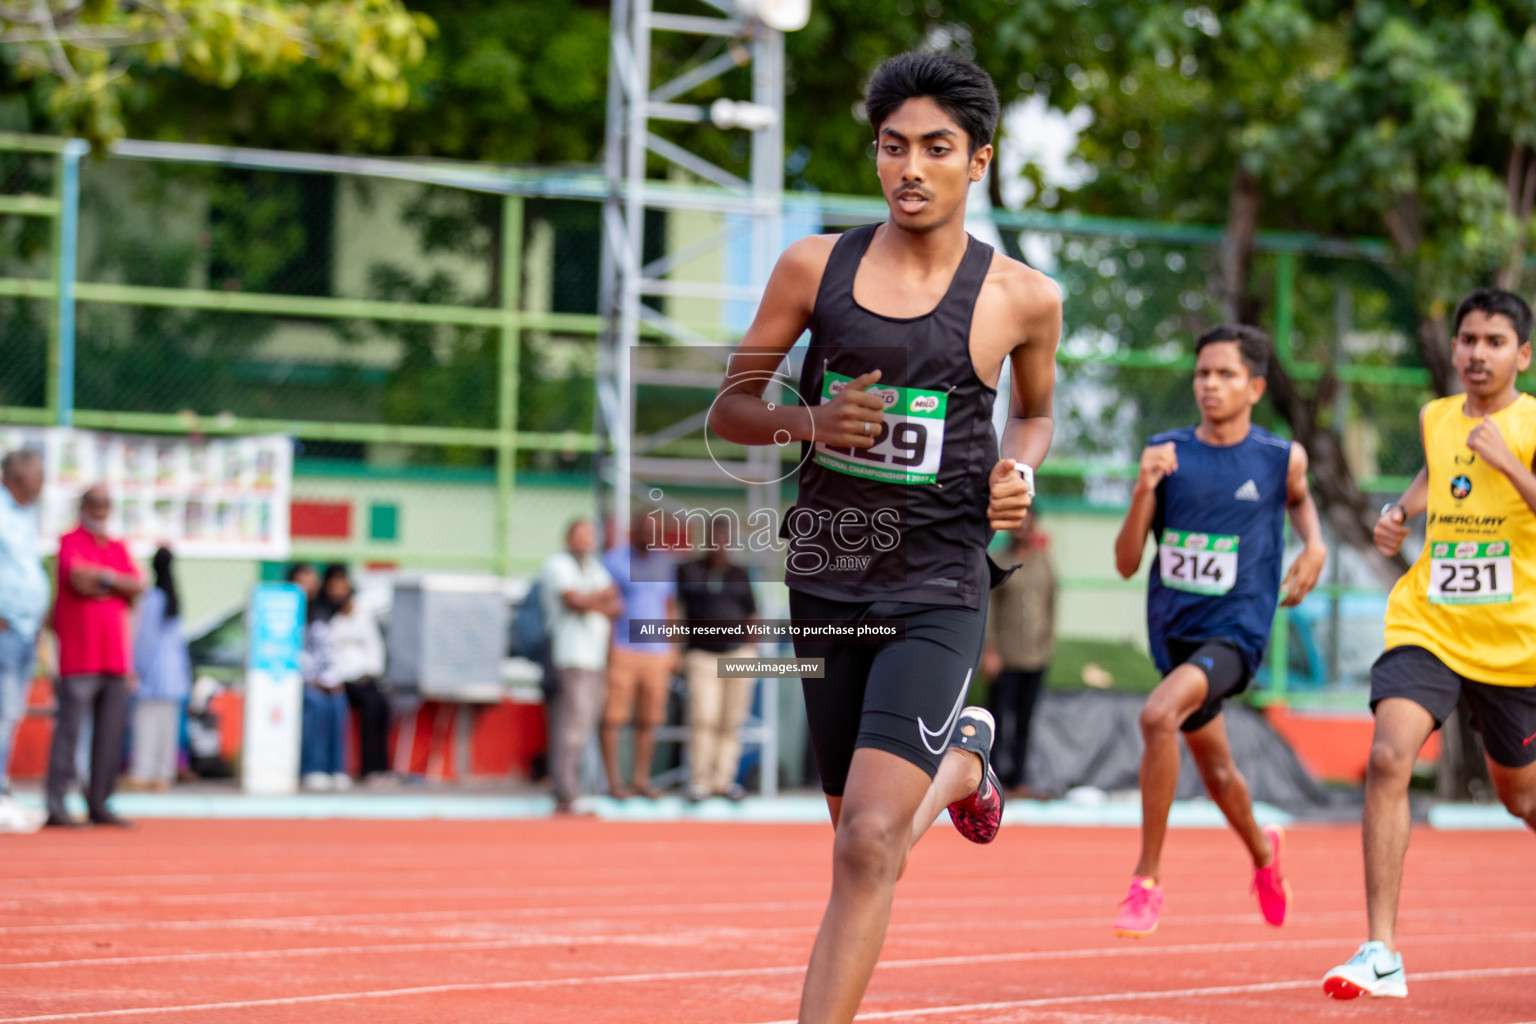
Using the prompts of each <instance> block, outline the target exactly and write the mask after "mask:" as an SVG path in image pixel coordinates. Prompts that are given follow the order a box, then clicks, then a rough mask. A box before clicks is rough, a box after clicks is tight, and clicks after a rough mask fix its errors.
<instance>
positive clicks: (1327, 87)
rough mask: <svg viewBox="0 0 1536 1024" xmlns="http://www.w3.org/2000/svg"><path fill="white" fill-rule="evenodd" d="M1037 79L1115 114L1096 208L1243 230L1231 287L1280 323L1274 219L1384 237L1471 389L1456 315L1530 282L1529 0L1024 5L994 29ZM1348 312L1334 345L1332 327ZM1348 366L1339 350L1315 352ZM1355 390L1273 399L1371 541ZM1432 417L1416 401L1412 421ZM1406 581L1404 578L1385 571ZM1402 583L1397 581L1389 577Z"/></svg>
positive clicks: (1345, 529)
mask: <svg viewBox="0 0 1536 1024" xmlns="http://www.w3.org/2000/svg"><path fill="white" fill-rule="evenodd" d="M992 28H993V34H994V36H996V37H997V38H998V39H1004V40H1008V41H1010V45H1012V46H1013V47H1015V50H1016V52H1017V54H1018V56H1019V57H1020V58H1021V59H1022V62H1023V64H1024V66H1025V67H1026V68H1028V69H1029V70H1027V71H1026V72H1025V74H1024V75H1023V76H1021V81H1026V82H1032V83H1033V85H1034V90H1035V91H1036V92H1037V93H1042V94H1044V95H1046V96H1048V98H1049V101H1050V103H1051V104H1052V105H1054V106H1056V107H1058V108H1060V109H1063V110H1071V109H1073V108H1075V107H1077V106H1079V105H1086V106H1087V108H1088V109H1089V110H1090V111H1091V112H1092V114H1093V121H1092V123H1091V124H1090V125H1089V127H1088V128H1087V129H1085V130H1084V132H1083V135H1082V142H1081V146H1080V150H1079V154H1080V156H1081V157H1082V158H1083V159H1085V160H1086V161H1087V162H1088V163H1089V164H1090V165H1091V167H1092V168H1093V170H1094V172H1095V173H1094V176H1093V179H1092V180H1091V181H1090V182H1088V183H1087V184H1086V185H1084V186H1083V187H1082V188H1080V189H1077V190H1076V191H1075V192H1073V193H1072V194H1071V195H1069V196H1064V197H1063V199H1062V202H1063V203H1065V204H1068V205H1070V206H1072V207H1073V208H1075V209H1081V210H1085V211H1088V212H1094V213H1101V214H1108V215H1118V216H1135V217H1148V218H1156V219H1163V218H1173V219H1181V220H1197V221H1213V220H1219V221H1224V222H1225V224H1226V226H1227V236H1226V241H1225V244H1224V246H1223V248H1222V252H1221V258H1220V261H1219V264H1218V265H1217V266H1215V267H1214V268H1213V273H1212V276H1211V291H1212V293H1213V294H1214V295H1215V296H1216V297H1217V298H1218V300H1219V303H1220V307H1221V310H1222V312H1223V315H1225V316H1229V317H1235V318H1237V319H1240V320H1243V321H1244V322H1249V323H1259V322H1261V321H1263V320H1264V319H1265V318H1266V314H1267V313H1268V312H1269V310H1268V309H1267V308H1266V307H1267V303H1268V296H1266V295H1265V293H1264V288H1263V287H1262V285H1261V279H1260V278H1259V277H1258V275H1256V274H1255V272H1254V267H1255V239H1256V235H1257V233H1258V231H1259V230H1260V229H1261V228H1269V229H1280V230H1300V231H1308V232H1313V233H1316V234H1321V235H1330V236H1336V237H1350V236H1360V235H1374V236H1384V237H1385V238H1386V239H1387V241H1388V248H1387V253H1386V263H1385V269H1387V270H1388V271H1389V272H1390V273H1389V274H1385V275H1381V278H1382V280H1378V281H1377V282H1376V283H1377V284H1378V285H1380V286H1383V287H1385V288H1387V289H1389V291H1390V292H1391V295H1390V296H1389V299H1388V301H1387V305H1388V306H1389V307H1391V308H1390V309H1389V310H1387V312H1388V313H1389V314H1390V315H1392V316H1393V317H1394V318H1395V323H1393V324H1392V326H1397V327H1399V328H1401V329H1402V330H1403V332H1404V333H1405V334H1407V335H1409V336H1410V337H1412V338H1414V339H1415V341H1416V345H1415V349H1416V355H1417V359H1418V360H1419V361H1420V362H1421V364H1422V365H1423V366H1425V367H1426V368H1427V369H1428V371H1429V373H1430V376H1431V379H1432V382H1433V388H1434V390H1435V392H1436V393H1440V394H1445V393H1447V392H1448V391H1450V390H1452V389H1453V388H1454V387H1455V379H1454V374H1453V373H1452V371H1451V366H1450V339H1449V331H1448V324H1447V314H1448V311H1449V309H1450V308H1451V306H1452V305H1453V304H1454V302H1455V301H1456V299H1457V298H1458V297H1459V296H1460V295H1461V294H1462V293H1463V292H1465V291H1466V290H1467V289H1468V288H1470V287H1473V286H1475V285H1477V284H1488V283H1494V282H1498V283H1501V284H1503V285H1505V286H1506V287H1512V286H1515V285H1517V284H1518V283H1519V282H1521V281H1522V279H1523V278H1522V275H1523V274H1524V268H1525V262H1526V256H1527V253H1528V250H1529V247H1530V234H1531V223H1532V207H1533V202H1536V155H1533V149H1536V104H1533V103H1532V99H1533V98H1536V11H1533V10H1531V9H1530V8H1529V6H1528V5H1520V4H1507V3H1474V4H1471V5H1467V4H1464V3H1454V4H1453V3H1435V2H1425V3H1418V4H1413V5H1403V4H1391V3H1385V2H1380V0H1371V2H1364V3H1348V4H1346V3H1323V2H1304V0H1245V2H1238V0H1227V2H1216V0H1211V2H1204V3H1191V2H1181V0H1150V2H1143V3H1134V4H1124V3H1112V2H1102V0H1100V2H1095V0H1089V2H1079V0H1021V2H1020V3H1018V4H1017V5H1014V6H1013V7H1012V10H1011V12H1010V14H1009V15H1008V17H1007V18H1005V19H1004V20H1003V21H1002V22H1000V23H997V24H995V25H993V26H992ZM1331 333H1332V332H1331V330H1330V329H1329V327H1328V326H1327V323H1326V319H1324V320H1323V322H1322V324H1320V325H1319V327H1318V329H1317V330H1315V331H1312V332H1310V334H1311V336H1313V337H1327V336H1328V335H1329V334H1331ZM1312 354H1313V355H1321V356H1323V357H1324V358H1325V359H1326V353H1312ZM1338 386H1339V385H1338V381H1337V379H1336V378H1335V377H1334V375H1333V374H1332V373H1331V372H1329V373H1326V374H1325V375H1324V376H1323V378H1322V379H1321V380H1319V381H1317V382H1316V384H1315V386H1310V387H1308V386H1305V385H1303V384H1302V383H1300V382H1298V381H1295V380H1293V379H1292V378H1291V377H1290V376H1288V375H1287V374H1285V373H1284V372H1283V368H1281V371H1280V372H1277V373H1276V374H1275V375H1274V376H1273V377H1272V379H1271V394H1272V396H1273V397H1274V399H1275V402H1276V405H1277V407H1278V408H1279V410H1280V412H1281V414H1282V415H1283V416H1284V417H1285V419H1286V420H1287V421H1288V423H1289V424H1290V426H1291V429H1292V431H1293V433H1294V436H1295V437H1296V438H1297V439H1298V440H1300V441H1301V442H1302V443H1304V444H1305V445H1306V446H1307V448H1308V450H1309V452H1310V453H1311V455H1312V467H1313V472H1314V476H1315V477H1316V479H1317V482H1318V491H1319V494H1320V496H1321V498H1322V499H1323V503H1324V505H1325V508H1326V509H1327V510H1328V514H1329V519H1330V521H1331V523H1332V525H1333V526H1334V528H1335V530H1336V531H1337V532H1338V533H1339V535H1340V536H1342V537H1344V538H1345V539H1346V540H1348V541H1349V542H1351V543H1352V544H1353V545H1354V546H1356V547H1357V548H1360V549H1361V550H1365V551H1368V550H1370V541H1369V531H1368V526H1367V525H1366V524H1367V522H1368V520H1369V518H1370V507H1369V502H1368V501H1367V499H1366V497H1365V496H1364V495H1362V494H1361V493H1360V491H1359V489H1358V487H1357V486H1356V485H1355V482H1354V480H1353V479H1352V477H1351V475H1350V473H1349V470H1348V466H1347V464H1346V462H1345V459H1344V454H1343V444H1342V439H1341V430H1342V426H1343V424H1341V423H1338V422H1334V419H1335V417H1334V416H1333V415H1332V409H1333V405H1334V399H1335V394H1336V390H1337V388H1338ZM1398 413H1399V415H1410V416H1411V410H1398ZM1384 569H1385V567H1384ZM1385 571H1388V572H1390V571H1391V570H1390V569H1385Z"/></svg>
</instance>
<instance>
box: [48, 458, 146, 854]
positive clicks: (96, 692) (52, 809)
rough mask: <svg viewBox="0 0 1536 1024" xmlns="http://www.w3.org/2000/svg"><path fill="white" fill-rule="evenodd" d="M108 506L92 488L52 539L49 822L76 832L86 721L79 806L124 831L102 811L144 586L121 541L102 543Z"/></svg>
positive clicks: (122, 722) (119, 745)
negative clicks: (83, 726)
mask: <svg viewBox="0 0 1536 1024" xmlns="http://www.w3.org/2000/svg"><path fill="white" fill-rule="evenodd" d="M111 511H112V499H111V497H110V496H109V495H108V494H107V490H106V488H105V487H102V486H100V485H99V484H98V485H97V486H95V487H92V488H91V489H90V490H88V491H86V492H85V494H83V495H82V496H81V498H80V526H79V527H78V528H77V529H75V530H72V531H71V532H69V533H66V534H65V535H64V536H63V537H60V538H59V562H58V577H59V583H58V587H59V591H58V597H57V598H56V599H55V601H54V606H53V632H54V635H55V636H56V637H57V638H58V642H59V680H58V684H57V687H56V689H57V692H56V693H55V698H56V703H57V705H58V712H57V716H56V717H55V719H54V726H53V746H52V748H51V749H50V750H49V752H48V780H47V783H46V789H47V795H48V821H47V824H49V825H52V826H72V825H76V824H79V823H78V822H76V821H75V820H74V819H73V818H71V817H70V816H69V814H68V813H67V812H66V811H65V810H64V792H65V790H67V789H68V788H69V787H70V785H71V784H72V783H73V782H74V781H75V745H76V744H77V743H78V741H79V737H80V720H81V718H83V717H84V716H85V715H86V714H87V713H89V714H90V715H91V721H92V730H93V731H92V737H91V777H90V780H89V782H88V783H87V784H86V787H85V805H86V808H87V809H88V811H89V812H90V820H91V823H92V824H95V825H119V826H126V825H128V824H130V823H129V822H128V821H127V819H125V818H121V817H118V816H117V815H116V814H114V813H112V811H111V810H109V809H108V808H107V798H108V797H109V796H111V795H112V790H113V787H114V786H115V785H116V783H117V772H118V768H119V767H120V766H121V762H122V757H123V733H124V730H125V729H126V727H127V724H128V674H129V672H130V670H131V666H132V664H133V659H132V656H131V652H130V651H129V647H128V635H129V634H128V609H129V607H130V606H131V605H132V603H133V602H134V600H136V599H137V598H138V596H139V594H140V593H142V592H143V590H144V580H143V577H142V576H141V575H140V574H139V570H138V567H137V566H135V565H134V564H133V558H132V557H131V556H130V555H129V554H128V549H127V548H126V547H124V546H123V543H122V541H119V540H113V539H112V538H110V537H108V536H107V516H108V515H109V514H110V513H111Z"/></svg>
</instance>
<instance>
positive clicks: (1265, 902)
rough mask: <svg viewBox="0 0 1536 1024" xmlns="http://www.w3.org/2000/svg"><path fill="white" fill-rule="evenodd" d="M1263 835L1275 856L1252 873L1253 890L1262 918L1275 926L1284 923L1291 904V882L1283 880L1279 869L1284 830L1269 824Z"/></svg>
mask: <svg viewBox="0 0 1536 1024" xmlns="http://www.w3.org/2000/svg"><path fill="white" fill-rule="evenodd" d="M1264 835H1265V836H1266V837H1268V839H1269V845H1270V846H1272V847H1274V850H1275V858H1274V860H1272V861H1270V862H1269V866H1268V867H1262V868H1259V869H1258V870H1257V871H1255V872H1254V873H1253V891H1254V894H1255V895H1257V896H1258V897H1259V910H1261V911H1263V913H1264V920H1265V921H1267V922H1269V923H1270V924H1272V925H1274V926H1275V927H1276V928H1278V927H1280V926H1281V925H1283V924H1285V912H1286V910H1287V909H1288V908H1289V907H1290V905H1291V883H1290V882H1287V881H1286V880H1285V874H1284V873H1283V872H1282V871H1281V870H1280V853H1281V851H1282V850H1284V849H1285V830H1284V829H1282V828H1281V827H1280V826H1279V825H1270V826H1269V827H1268V828H1266V829H1265V830H1264Z"/></svg>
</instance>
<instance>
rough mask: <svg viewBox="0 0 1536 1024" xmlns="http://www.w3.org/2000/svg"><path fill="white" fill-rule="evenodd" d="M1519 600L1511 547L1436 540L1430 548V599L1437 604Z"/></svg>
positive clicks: (1500, 544) (1501, 544) (1490, 602)
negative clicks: (1516, 593)
mask: <svg viewBox="0 0 1536 1024" xmlns="http://www.w3.org/2000/svg"><path fill="white" fill-rule="evenodd" d="M1514 599H1515V574H1514V570H1513V568H1512V567H1511V564H1510V551H1509V544H1507V543H1506V542H1504V541H1502V540H1496V541H1489V542H1486V543H1481V544H1480V543H1478V542H1476V541H1470V540H1465V541H1461V542H1460V543H1457V542H1454V541H1435V542H1434V543H1433V544H1431V545H1430V548H1429V600H1430V601H1431V602H1432V603H1434V604H1499V603H1502V602H1505V601H1513V600H1514Z"/></svg>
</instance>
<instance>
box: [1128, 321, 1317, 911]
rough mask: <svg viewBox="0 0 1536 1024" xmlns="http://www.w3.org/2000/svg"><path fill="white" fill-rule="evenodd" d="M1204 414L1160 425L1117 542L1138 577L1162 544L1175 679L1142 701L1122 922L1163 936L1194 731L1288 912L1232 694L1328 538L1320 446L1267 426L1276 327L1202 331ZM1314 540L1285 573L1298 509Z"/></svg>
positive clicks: (1166, 626)
mask: <svg viewBox="0 0 1536 1024" xmlns="http://www.w3.org/2000/svg"><path fill="white" fill-rule="evenodd" d="M1195 352H1196V357H1195V360H1196V361H1195V398H1196V400H1197V401H1198V402H1199V404H1200V425H1199V426H1198V427H1186V428H1184V429H1182V430H1171V431H1168V432H1167V433H1163V434H1158V435H1157V436H1155V437H1153V438H1152V439H1151V440H1150V441H1149V442H1148V443H1147V448H1146V451H1144V452H1143V453H1142V457H1141V470H1140V472H1139V474H1138V476H1137V479H1136V488H1135V491H1134V494H1133V497H1132V499H1131V508H1130V511H1129V512H1128V513H1127V514H1126V517H1125V524H1124V525H1123V526H1122V527H1121V528H1120V536H1119V537H1118V538H1117V539H1116V541H1115V562H1116V568H1117V569H1119V571H1120V574H1121V575H1122V576H1125V577H1127V578H1129V577H1131V576H1132V575H1134V574H1135V572H1136V570H1137V569H1138V568H1140V566H1141V557H1142V552H1143V550H1144V549H1145V547H1146V543H1147V535H1148V534H1149V533H1150V534H1152V536H1153V537H1154V538H1155V540H1156V543H1157V556H1156V558H1155V559H1154V561H1153V563H1152V571H1151V574H1150V577H1149V579H1148V581H1147V636H1148V640H1149V642H1150V644H1151V647H1152V658H1153V660H1154V661H1156V662H1157V667H1158V670H1159V671H1161V672H1162V673H1163V681H1162V683H1161V684H1160V685H1159V686H1158V687H1157V689H1156V690H1154V691H1153V692H1152V694H1151V696H1150V697H1148V698H1147V703H1146V706H1145V707H1144V708H1142V712H1141V734H1142V738H1143V739H1144V740H1145V742H1146V749H1145V751H1144V752H1143V754H1142V759H1141V859H1140V861H1139V862H1138V864H1137V865H1136V872H1135V875H1134V876H1133V877H1132V879H1131V886H1130V890H1129V892H1128V893H1127V894H1126V898H1125V900H1124V902H1122V903H1121V905H1120V915H1119V917H1118V918H1116V920H1115V933H1116V934H1118V935H1123V936H1127V937H1132V938H1139V937H1142V936H1145V935H1150V934H1151V933H1152V932H1153V930H1155V929H1156V928H1157V920H1158V915H1159V914H1160V912H1161V910H1162V904H1163V888H1162V884H1161V870H1160V861H1161V857H1162V849H1163V838H1164V835H1165V834H1166V832H1167V827H1168V810H1169V807H1170V806H1171V805H1172V803H1173V795H1174V791H1175V789H1176V788H1177V786H1178V780H1179V740H1178V737H1179V733H1180V732H1182V733H1183V734H1184V738H1185V742H1187V743H1188V744H1189V751H1190V753H1191V754H1193V755H1194V758H1195V764H1196V765H1198V766H1199V768H1200V777H1201V779H1202V780H1203V781H1204V782H1205V788H1206V790H1207V791H1208V792H1209V793H1210V794H1211V799H1212V800H1214V801H1215V802H1216V804H1217V806H1219V807H1220V808H1221V810H1222V813H1223V814H1225V815H1226V818H1227V821H1228V822H1229V823H1230V824H1231V825H1232V828H1233V829H1234V830H1235V831H1236V832H1237V834H1238V835H1239V836H1240V837H1241V838H1242V840H1243V842H1244V843H1245V844H1246V845H1247V847H1248V852H1249V853H1250V854H1251V855H1252V857H1253V865H1254V872H1255V873H1254V890H1255V893H1256V894H1257V895H1258V898H1259V907H1260V910H1261V911H1262V912H1263V915H1264V919H1265V920H1266V921H1268V922H1269V923H1270V924H1273V925H1279V924H1282V923H1284V921H1285V914H1286V909H1287V907H1288V906H1289V902H1290V889H1289V887H1288V885H1287V883H1286V882H1285V878H1284V876H1283V875H1282V874H1281V870H1280V853H1281V847H1282V845H1283V843H1284V833H1283V832H1281V831H1280V829H1279V828H1277V827H1270V828H1264V829H1260V828H1259V825H1258V823H1257V822H1256V821H1254V818H1253V804H1252V802H1251V801H1250V800H1249V797H1248V785H1247V783H1246V782H1245V781H1244V779H1243V776H1242V773H1241V772H1239V771H1238V770H1237V765H1235V764H1234V763H1233V761H1232V751H1231V748H1230V747H1229V746H1228V744H1227V731H1226V725H1225V724H1224V723H1223V721H1222V717H1221V705H1222V702H1223V701H1225V700H1226V699H1227V698H1228V697H1232V696H1234V695H1236V694H1239V693H1241V692H1242V691H1243V690H1244V689H1246V688H1247V686H1248V683H1249V680H1251V679H1252V678H1253V674H1254V672H1255V671H1257V669H1258V667H1259V663H1260V662H1261V661H1262V660H1263V659H1264V647H1265V645H1266V644H1268V643H1269V631H1270V625H1271V623H1272V622H1273V620H1274V615H1275V605H1276V604H1277V603H1278V602H1279V600H1280V595H1281V592H1282V590H1283V591H1284V593H1285V603H1286V604H1287V605H1294V604H1297V603H1298V602H1300V601H1301V599H1302V598H1303V597H1305V596H1306V594H1307V591H1309V590H1311V589H1312V587H1313V585H1315V584H1316V583H1317V577H1318V574H1319V573H1321V572H1322V568H1323V561H1324V559H1325V558H1326V557H1327V548H1326V547H1325V546H1324V545H1323V541H1322V528H1321V525H1320V524H1319V522H1318V518H1317V507H1316V506H1315V505H1314V504H1313V502H1312V495H1311V494H1310V493H1309V491H1308V490H1307V455H1306V451H1305V450H1304V449H1303V448H1302V447H1301V446H1300V445H1297V444H1292V443H1291V442H1289V441H1286V440H1284V439H1282V438H1279V437H1276V436H1275V435H1274V434H1271V433H1270V432H1269V431H1267V430H1264V429H1262V428H1260V427H1256V426H1254V425H1253V419H1252V413H1253V407H1254V405H1256V404H1257V403H1258V401H1259V398H1260V397H1261V396H1262V395H1263V394H1264V385H1265V380H1264V375H1265V373H1266V372H1267V370H1268V366H1269V339H1268V338H1266V337H1265V336H1264V334H1263V333H1262V332H1261V331H1258V330H1256V329H1254V328H1252V327H1241V326H1226V325H1223V326H1220V327H1215V328H1212V329H1211V330H1209V331H1207V332H1206V333H1204V334H1202V335H1201V336H1200V337H1199V338H1198V339H1197V340H1196V341H1195ZM1287 512H1289V513H1290V517H1291V524H1292V526H1294V527H1295V530H1296V533H1297V535H1298V536H1299V537H1300V538H1301V540H1302V542H1303V543H1304V545H1305V548H1304V550H1303V551H1302V553H1301V555H1300V556H1298V557H1297V559H1296V561H1295V562H1294V563H1293V564H1292V565H1291V569H1290V573H1289V574H1288V575H1287V576H1286V578H1285V580H1284V582H1283V583H1282V582H1281V579H1280V561H1281V557H1282V555H1283V553H1284V547H1285V545H1284V539H1285V538H1284V530H1285V516H1286V513H1287Z"/></svg>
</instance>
